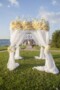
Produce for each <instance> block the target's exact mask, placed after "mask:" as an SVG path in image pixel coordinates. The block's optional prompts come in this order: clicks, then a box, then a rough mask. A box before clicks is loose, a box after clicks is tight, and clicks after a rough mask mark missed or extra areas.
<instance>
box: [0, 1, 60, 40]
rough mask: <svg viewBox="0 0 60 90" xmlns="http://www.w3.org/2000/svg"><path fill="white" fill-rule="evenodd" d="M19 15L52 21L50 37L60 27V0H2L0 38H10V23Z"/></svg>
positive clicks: (0, 3) (0, 5)
mask: <svg viewBox="0 0 60 90" xmlns="http://www.w3.org/2000/svg"><path fill="white" fill-rule="evenodd" d="M17 16H19V17H20V19H22V18H23V19H25V18H39V19H41V18H46V19H47V20H48V21H49V23H50V37H51V36H52V33H53V32H54V31H55V30H58V29H60V0H0V39H9V37H10V29H9V24H10V22H11V21H12V20H15V19H16V17H17Z"/></svg>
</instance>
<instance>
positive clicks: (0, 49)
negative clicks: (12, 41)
mask: <svg viewBox="0 0 60 90" xmlns="http://www.w3.org/2000/svg"><path fill="white" fill-rule="evenodd" d="M7 47H8V46H0V51H2V50H7Z"/></svg>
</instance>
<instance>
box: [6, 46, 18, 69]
mask: <svg viewBox="0 0 60 90" xmlns="http://www.w3.org/2000/svg"><path fill="white" fill-rule="evenodd" d="M9 48H10V50H9V60H8V63H7V68H8V69H9V70H14V69H15V68H16V67H18V66H19V64H18V63H16V62H15V58H14V51H15V49H14V47H12V46H10V47H9Z"/></svg>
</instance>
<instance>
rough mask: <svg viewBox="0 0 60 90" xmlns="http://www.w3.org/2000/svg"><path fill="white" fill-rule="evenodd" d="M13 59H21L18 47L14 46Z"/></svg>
mask: <svg viewBox="0 0 60 90" xmlns="http://www.w3.org/2000/svg"><path fill="white" fill-rule="evenodd" d="M15 59H22V57H21V56H20V46H16V51H15Z"/></svg>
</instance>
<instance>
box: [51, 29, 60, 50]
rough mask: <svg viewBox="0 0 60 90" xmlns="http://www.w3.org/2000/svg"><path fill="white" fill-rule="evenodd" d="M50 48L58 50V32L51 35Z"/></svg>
mask: <svg viewBox="0 0 60 90" xmlns="http://www.w3.org/2000/svg"><path fill="white" fill-rule="evenodd" d="M51 46H52V47H56V48H60V30H56V31H55V32H54V33H53V35H52V42H51Z"/></svg>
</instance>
